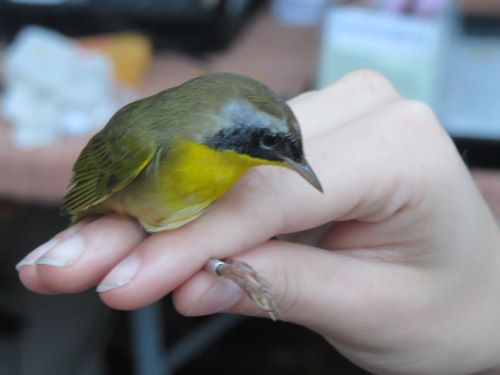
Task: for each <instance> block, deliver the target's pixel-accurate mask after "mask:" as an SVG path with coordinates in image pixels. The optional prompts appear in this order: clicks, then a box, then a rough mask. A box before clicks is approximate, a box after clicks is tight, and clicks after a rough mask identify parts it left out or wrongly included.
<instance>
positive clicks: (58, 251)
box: [35, 233, 85, 267]
mask: <svg viewBox="0 0 500 375" xmlns="http://www.w3.org/2000/svg"><path fill="white" fill-rule="evenodd" d="M84 248H85V244H84V243H83V238H82V236H80V235H79V234H77V233H75V234H73V235H72V236H70V237H69V238H67V239H65V240H64V241H61V242H60V243H59V244H58V245H56V246H54V247H53V248H52V249H50V250H49V251H47V252H46V253H45V254H44V255H42V256H41V257H40V258H39V259H38V260H37V261H36V262H35V264H36V265H44V266H54V267H68V266H71V265H72V264H74V263H75V262H76V260H77V259H78V258H79V257H80V256H81V255H82V253H83V250H84Z"/></svg>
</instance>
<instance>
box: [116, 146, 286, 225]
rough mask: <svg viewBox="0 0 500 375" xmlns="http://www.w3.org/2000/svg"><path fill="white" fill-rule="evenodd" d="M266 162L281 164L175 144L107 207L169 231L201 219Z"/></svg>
mask: <svg viewBox="0 0 500 375" xmlns="http://www.w3.org/2000/svg"><path fill="white" fill-rule="evenodd" d="M270 164H274V165H279V164H280V163H277V162H271V161H268V160H264V159H258V158H253V157H250V156H248V155H242V154H238V153H236V152H234V151H218V150H214V149H212V148H210V147H208V146H205V145H202V144H199V143H195V142H191V141H180V142H179V143H178V144H177V145H176V147H174V151H173V152H171V154H169V156H168V158H167V159H166V160H162V161H161V162H160V165H159V167H158V168H157V169H156V170H154V171H151V172H148V173H146V174H144V175H143V176H142V177H141V178H140V179H139V180H137V181H135V182H134V183H132V184H131V185H130V186H129V187H128V188H127V189H124V190H123V192H121V193H119V194H117V195H116V196H115V197H114V199H112V201H111V202H108V205H109V206H111V205H112V206H113V210H115V211H119V212H123V213H127V214H130V215H132V216H135V217H137V219H139V221H140V222H141V224H142V226H143V227H144V228H145V229H146V230H147V231H150V232H155V231H159V230H165V229H173V228H176V227H179V226H181V225H184V224H186V223H187V222H189V221H191V220H194V219H196V218H197V217H198V216H199V215H201V214H202V213H203V211H204V210H205V209H206V208H207V207H208V206H209V205H210V204H211V203H212V202H213V201H215V200H216V199H217V198H219V197H220V196H221V195H222V194H224V193H225V192H226V191H227V190H229V189H230V188H231V187H232V186H233V185H234V184H235V182H236V181H237V180H238V179H239V178H240V177H241V176H242V175H243V174H244V173H245V172H246V171H247V170H248V169H249V168H251V167H254V166H257V165H270Z"/></svg>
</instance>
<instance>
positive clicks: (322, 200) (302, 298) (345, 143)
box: [20, 71, 500, 374]
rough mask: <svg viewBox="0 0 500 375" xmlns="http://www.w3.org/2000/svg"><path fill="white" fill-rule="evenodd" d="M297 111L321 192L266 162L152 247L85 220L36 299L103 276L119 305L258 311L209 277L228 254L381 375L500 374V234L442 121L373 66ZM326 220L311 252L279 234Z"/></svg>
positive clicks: (28, 266)
mask: <svg viewBox="0 0 500 375" xmlns="http://www.w3.org/2000/svg"><path fill="white" fill-rule="evenodd" d="M291 105H292V108H293V109H294V111H295V113H296V115H297V117H298V119H299V122H300V123H301V124H302V128H303V132H304V137H305V139H306V141H305V147H306V155H307V156H308V159H309V161H310V163H311V165H312V166H313V168H314V169H315V170H316V172H317V174H318V176H319V178H320V180H321V182H322V184H323V187H324V190H325V194H323V195H321V194H318V193H317V192H316V191H315V190H313V189H312V188H311V187H310V186H308V185H307V184H305V183H304V182H303V181H302V180H301V179H300V178H298V177H297V176H296V175H295V174H293V173H292V172H289V171H287V170H284V169H278V168H273V167H267V168H266V167H263V168H256V169H254V170H252V171H251V172H250V173H248V174H247V175H246V176H245V177H244V178H242V179H241V180H240V181H239V182H238V183H237V185H236V186H235V187H234V188H233V189H232V190H231V191H230V192H228V193H227V194H226V195H225V196H223V197H222V198H221V199H220V200H219V201H217V202H216V203H215V204H214V205H213V206H212V207H211V209H209V210H208V212H207V213H206V214H205V215H203V216H202V217H200V218H199V219H198V220H196V221H194V222H192V223H190V224H187V225H186V226H184V227H181V228H179V229H177V230H174V231H170V232H161V233H156V234H154V235H151V236H149V237H147V238H146V236H145V234H144V233H143V232H142V231H141V230H140V229H139V227H138V226H137V225H136V224H135V223H134V222H133V221H132V220H130V219H127V218H123V217H119V216H106V217H102V218H98V219H96V220H94V221H91V220H87V221H84V222H83V223H81V224H77V226H76V227H74V228H70V229H69V230H68V231H66V232H63V233H61V234H60V235H58V236H56V239H55V240H53V241H51V242H50V243H49V244H47V245H44V246H43V247H42V248H39V249H37V250H35V252H34V253H32V254H30V255H28V257H27V258H25V260H24V261H23V263H22V264H24V266H22V267H20V278H21V280H22V282H23V283H24V285H25V286H26V287H27V288H29V289H31V290H33V291H35V292H39V293H72V292H78V291H81V290H84V289H87V288H89V287H92V286H95V285H97V284H99V283H102V284H104V285H106V286H108V287H110V288H111V287H114V288H112V289H109V290H108V291H106V292H103V293H101V297H102V299H103V300H104V302H105V303H107V304H108V305H110V306H112V307H115V308H119V309H133V308H138V307H141V306H144V305H147V304H150V303H152V302H154V301H156V300H158V299H159V298H161V297H162V296H164V295H165V294H167V293H169V292H172V291H173V292H174V302H175V304H176V307H177V309H178V310H179V311H180V312H181V313H184V314H186V315H203V314H211V313H215V312H218V311H228V312H237V313H242V314H248V315H260V314H261V313H262V312H261V311H258V310H257V309H256V308H255V305H254V304H253V303H252V302H251V301H249V300H248V299H247V298H246V297H245V296H244V295H242V293H241V291H240V290H239V289H237V288H235V287H234V286H233V285H232V284H231V283H229V282H226V281H224V280H218V279H216V278H214V277H213V276H211V275H210V274H208V273H206V272H204V271H200V269H201V268H202V267H203V265H204V264H205V263H206V262H207V260H208V259H209V258H212V257H216V258H226V257H232V258H236V259H239V260H243V261H245V262H248V263H250V264H251V265H252V266H254V267H255V269H256V270H258V272H259V273H260V274H261V275H263V276H264V277H266V278H267V279H268V280H270V282H271V284H272V286H273V291H274V293H275V295H276V297H277V299H278V303H279V306H280V310H281V318H282V319H284V320H287V321H291V322H295V323H298V324H301V325H304V326H306V327H309V328H311V329H313V330H315V331H317V332H318V333H320V334H322V335H323V336H325V337H326V338H327V340H328V341H329V342H331V343H332V345H334V346H335V347H336V348H337V349H338V350H339V351H341V352H342V353H343V354H344V355H346V356H347V357H348V358H350V359H351V360H352V361H354V362H355V363H357V364H358V365H360V366H362V367H364V368H366V369H368V370H370V371H372V372H379V373H392V374H410V373H411V374H429V373H433V374H435V373H441V374H454V373H473V372H477V371H482V370H486V369H492V368H494V367H495V366H500V363H499V362H500V361H499V356H498V353H499V352H500V348H499V347H498V346H499V345H500V332H499V329H498V316H500V303H499V302H498V301H499V299H498V295H499V292H500V280H499V278H500V276H499V275H500V272H499V269H500V263H499V259H498V258H499V252H498V245H499V235H498V228H497V226H496V223H495V221H494V219H493V218H492V215H491V213H490V212H489V210H488V208H487V207H486V205H485V202H484V201H483V199H482V197H481V196H480V194H479V192H478V190H477V188H476V186H475V185H474V183H473V181H472V179H471V177H470V174H469V173H468V171H467V169H466V168H465V166H464V164H463V163H462V161H461V159H460V156H459V155H458V153H457V152H456V150H455V148H454V146H453V143H452V142H451V140H450V139H449V137H448V136H447V135H446V133H445V132H444V130H443V129H442V128H441V127H440V125H439V124H438V122H437V120H436V118H435V117H434V115H433V114H432V112H431V111H430V110H429V109H428V108H427V107H425V106H424V105H422V104H419V103H415V102H411V101H406V100H403V99H401V98H400V97H399V95H398V94H397V93H396V92H395V90H394V89H393V88H392V86H391V85H390V84H389V83H388V82H387V81H386V80H385V79H383V78H381V77H380V76H378V75H377V74H374V73H370V72H365V71H361V72H356V73H353V74H350V75H348V76H346V77H344V78H343V79H341V80H339V81H338V82H336V83H335V84H333V85H332V86H330V87H329V88H327V89H325V90H322V91H319V92H316V93H311V94H308V95H304V96H302V97H299V98H297V99H295V100H293V101H292V102H291ZM331 222H335V223H336V224H335V225H333V226H328V223H331ZM319 226H323V227H322V230H323V234H322V236H321V238H320V239H319V240H318V241H317V242H315V243H314V245H304V244H300V243H292V242H285V241H279V240H269V239H270V238H271V237H273V236H275V235H278V234H284V233H293V232H300V231H305V230H308V229H311V228H316V227H319ZM42 255H44V259H45V260H44V262H43V263H44V264H39V265H36V266H33V264H34V261H35V260H36V259H38V258H39V257H41V256H42ZM47 264H51V265H47Z"/></svg>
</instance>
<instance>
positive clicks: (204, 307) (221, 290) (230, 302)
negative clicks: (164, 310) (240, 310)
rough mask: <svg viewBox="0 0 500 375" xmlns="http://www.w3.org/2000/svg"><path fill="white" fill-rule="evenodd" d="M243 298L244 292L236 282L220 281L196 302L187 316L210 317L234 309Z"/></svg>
mask: <svg viewBox="0 0 500 375" xmlns="http://www.w3.org/2000/svg"><path fill="white" fill-rule="evenodd" d="M242 296H243V292H242V290H241V289H240V287H239V286H238V285H236V284H235V283H234V282H232V281H231V280H227V279H219V280H217V282H216V283H215V284H214V285H213V286H212V287H211V288H210V289H209V290H208V291H207V292H206V293H205V294H204V295H203V296H201V297H200V298H199V299H198V301H196V304H195V305H194V306H193V307H192V309H191V310H190V311H189V312H188V313H187V314H186V315H188V316H197V315H209V314H214V313H217V312H222V311H226V310H228V309H230V308H231V307H233V306H234V305H235V304H236V303H237V302H238V301H239V300H240V299H241V297H242Z"/></svg>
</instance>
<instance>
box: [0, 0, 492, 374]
mask: <svg viewBox="0 0 500 375" xmlns="http://www.w3.org/2000/svg"><path fill="white" fill-rule="evenodd" d="M361 68H368V69H374V70H377V71H379V72H381V73H382V74H384V75H386V76H387V77H388V78H389V79H390V80H391V81H392V82H393V84H394V85H395V86H396V87H397V88H398V89H399V90H400V91H401V92H402V93H403V94H404V95H405V96H406V97H409V98H413V99H418V100H423V101H425V102H427V103H428V104H429V105H431V106H432V108H433V109H434V110H435V111H436V113H437V114H438V116H439V118H440V120H441V121H442V123H443V125H444V126H445V127H446V129H447V130H448V131H449V133H450V134H451V136H452V137H453V138H454V140H455V141H456V144H457V147H458V148H459V150H460V151H461V153H462V154H463V157H464V160H465V161H466V163H467V164H468V165H469V166H470V167H471V169H472V171H473V174H474V176H475V178H476V181H477V182H478V185H479V187H480V189H481V191H482V192H483V194H484V195H485V197H486V199H487V200H488V203H489V204H490V205H491V208H492V210H493V212H494V213H495V215H496V217H497V218H500V175H499V174H498V172H497V170H496V169H497V168H498V167H499V166H500V153H499V151H500V150H499V147H500V111H498V106H499V104H500V91H499V90H500V89H499V88H500V0H462V1H446V0H359V1H355V0H353V1H349V0H344V1H341V0H338V1H333V0H330V1H329V0H274V1H264V0H261V1H252V0H185V1H174V0H130V1H127V0H122V1H117V0H99V1H97V0H0V82H1V95H0V268H1V269H0V375H3V374H9V375H10V374H14V375H17V374H20V375H25V374H26V375H42V374H71V375H74V374H76V375H78V374H82V375H83V374H92V375H99V374H124V375H127V374H141V375H159V374H172V373H175V374H205V373H207V372H216V373H218V374H234V373H238V374H255V373H260V374H271V373H272V374H326V373H332V372H335V373H337V374H364V373H365V372H364V371H363V370H361V369H358V368H356V367H355V366H353V365H351V364H349V362H347V361H346V360H344V359H343V358H342V357H341V356H340V355H338V354H336V353H335V352H334V350H333V349H332V348H331V346H330V345H329V344H327V343H326V342H325V341H324V340H323V339H322V338H321V337H319V336H318V335H316V334H315V333H312V332H309V331H308V330H306V329H304V328H301V327H297V326H294V325H291V324H285V323H272V322H269V321H267V320H265V319H251V318H240V317H236V316H229V315H228V316H223V315H221V316H215V317H208V318H196V319H195V318H189V319H188V318H184V317H181V316H179V315H178V314H177V313H176V312H175V310H174V309H173V307H172V304H171V301H170V299H169V297H166V298H165V299H164V300H163V301H161V302H160V303H158V304H155V305H154V306H151V307H148V308H146V309H143V310H139V311H135V312H117V311H112V310H110V309H108V308H106V307H105V306H103V304H102V303H101V302H100V300H99V299H98V298H97V297H96V295H95V292H94V291H89V292H86V293H82V294H79V295H73V296H38V295H34V294H32V293H30V292H28V291H26V290H24V289H23V288H22V286H21V285H20V283H19V281H18V279H17V273H16V270H15V268H14V266H15V264H16V263H17V262H18V261H19V260H20V259H21V258H22V257H23V256H24V255H25V254H26V253H27V252H29V251H30V250H32V249H34V248H35V247H37V246H38V245H40V244H42V243H43V242H45V241H47V240H48V239H49V238H51V237H52V236H53V235H54V234H55V233H57V232H58V231H60V230H62V229H64V228H65V227H66V226H67V224H68V223H67V221H66V219H65V218H61V217H60V216H59V214H58V206H59V204H60V199H61V198H62V196H63V194H64V192H65V190H66V186H67V182H68V180H69V177H70V174H71V166H72V164H73V162H74V160H75V159H76V157H77V155H78V153H79V152H80V150H81V148H82V147H83V146H84V145H85V143H86V142H87V141H88V139H89V138H90V137H91V135H92V134H93V133H95V132H96V131H98V130H99V129H100V128H101V127H102V126H103V125H104V124H105V123H106V121H107V120H108V119H109V118H110V116H111V115H112V114H113V113H114V112H115V111H116V110H117V109H118V108H119V107H121V106H122V105H123V104H125V103H127V102H130V101H132V100H135V99H137V98H140V97H144V96H147V95H150V94H153V93H156V92H158V91H160V90H164V89H166V88H168V87H171V86H174V85H177V84H180V83H182V82H184V81H185V80H187V79H190V78H193V77H194V76H196V75H199V74H202V73H207V72H216V71H223V72H235V73H240V74H245V75H249V76H251V77H253V78H256V79H258V80H260V81H262V82H264V83H265V84H266V85H268V86H269V87H271V88H272V89H273V90H274V91H276V92H277V93H278V94H279V95H281V96H282V97H284V98H287V99H288V98H291V97H293V96H295V95H298V94H299V93H301V92H304V91H307V90H313V89H320V88H322V87H325V86H327V85H328V84H330V83H331V82H333V81H335V80H336V79H338V78H339V77H341V76H342V75H344V74H346V73H348V72H350V71H353V70H356V69H361ZM499 221H500V220H499ZM103 251H105V249H103Z"/></svg>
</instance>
